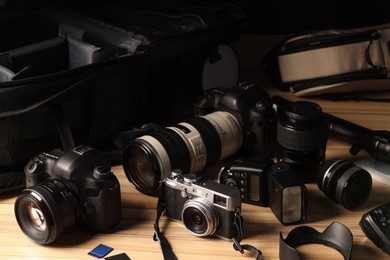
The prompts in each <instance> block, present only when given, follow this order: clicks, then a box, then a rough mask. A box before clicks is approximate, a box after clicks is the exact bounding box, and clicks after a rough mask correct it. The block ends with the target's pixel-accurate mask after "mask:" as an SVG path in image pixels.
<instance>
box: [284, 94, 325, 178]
mask: <svg viewBox="0 0 390 260" xmlns="http://www.w3.org/2000/svg"><path fill="white" fill-rule="evenodd" d="M328 131H329V130H328V124H327V120H326V117H325V116H324V115H323V113H322V108H321V107H320V106H319V105H318V104H316V103H314V102H309V101H296V102H291V103H288V104H287V105H286V106H285V107H284V108H283V109H281V110H278V127H277V142H278V148H277V159H278V161H283V162H285V163H287V164H289V165H290V166H291V167H292V168H293V169H294V170H295V171H296V172H297V173H298V174H299V175H300V176H301V177H302V180H303V181H304V182H306V183H307V182H313V181H315V176H316V175H315V174H316V172H317V169H318V166H319V165H320V163H321V162H323V161H324V160H325V150H326V143H327V137H328Z"/></svg>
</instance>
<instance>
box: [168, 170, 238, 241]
mask: <svg viewBox="0 0 390 260" xmlns="http://www.w3.org/2000/svg"><path fill="white" fill-rule="evenodd" d="M164 192H165V194H164V195H165V200H166V215H167V217H168V218H170V219H173V220H176V221H180V222H182V223H183V224H184V225H185V226H186V228H187V229H188V230H189V231H190V232H191V233H192V234H194V235H196V236H209V235H213V236H216V237H219V238H222V239H224V240H232V239H233V238H234V237H235V236H236V235H237V232H238V230H237V227H236V226H235V224H234V219H235V218H237V217H239V216H240V215H239V214H240V210H241V198H240V191H239V190H238V188H236V187H229V186H227V185H224V184H220V183H217V182H215V181H212V180H204V179H202V178H200V177H198V176H196V175H195V174H184V175H183V174H182V173H181V170H178V169H174V170H173V171H172V174H171V175H170V176H169V177H167V178H166V179H165V191H164Z"/></svg>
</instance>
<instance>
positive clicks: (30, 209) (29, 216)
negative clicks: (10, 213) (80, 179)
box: [14, 180, 77, 244]
mask: <svg viewBox="0 0 390 260" xmlns="http://www.w3.org/2000/svg"><path fill="white" fill-rule="evenodd" d="M76 204H77V200H76V199H75V198H74V196H73V195H72V192H71V191H70V189H69V187H68V186H67V185H64V184H63V183H62V182H59V181H55V180H50V181H48V182H45V183H43V184H40V185H38V186H32V187H30V188H27V189H25V190H23V191H22V192H21V194H20V195H19V196H18V198H17V199H16V201H15V208H14V210H15V216H16V220H17V222H18V225H19V227H20V228H21V229H22V231H23V232H24V233H25V234H26V235H27V236H28V237H29V238H30V239H31V240H32V241H34V242H35V243H38V244H50V243H52V242H54V241H55V240H56V239H57V238H58V237H59V236H61V235H62V234H63V232H64V231H65V230H66V229H68V228H71V227H73V226H74V224H75V223H76V219H77V216H76V215H77V209H76Z"/></svg>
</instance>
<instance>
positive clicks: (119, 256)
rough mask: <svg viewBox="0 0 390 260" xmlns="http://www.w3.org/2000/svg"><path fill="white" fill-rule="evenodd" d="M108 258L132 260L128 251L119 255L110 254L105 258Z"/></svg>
mask: <svg viewBox="0 0 390 260" xmlns="http://www.w3.org/2000/svg"><path fill="white" fill-rule="evenodd" d="M104 259H106V260H130V257H128V256H127V255H126V253H121V254H118V255H113V256H108V257H106V258H104Z"/></svg>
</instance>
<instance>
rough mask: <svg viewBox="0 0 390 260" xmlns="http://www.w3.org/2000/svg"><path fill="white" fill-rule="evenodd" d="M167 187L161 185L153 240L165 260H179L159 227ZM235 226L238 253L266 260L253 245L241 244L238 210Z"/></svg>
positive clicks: (234, 220) (240, 220) (235, 246)
mask: <svg viewBox="0 0 390 260" xmlns="http://www.w3.org/2000/svg"><path fill="white" fill-rule="evenodd" d="M164 194H165V185H164V182H162V183H161V190H160V194H159V197H158V202H157V215H156V219H155V221H154V225H153V227H154V234H153V240H154V241H158V242H159V243H160V246H161V251H162V253H163V256H164V260H177V257H176V255H175V253H174V252H173V250H172V247H171V245H170V244H169V242H168V239H167V238H166V237H165V236H164V234H163V233H161V231H160V227H159V225H158V223H159V221H160V217H161V215H162V213H163V212H164V210H165V206H166V203H165V196H164ZM233 224H234V226H235V227H236V228H237V236H236V237H234V238H233V248H234V249H235V250H236V251H240V253H241V254H243V253H244V250H247V251H249V252H251V253H252V255H253V256H254V257H255V259H257V260H264V257H263V255H262V254H261V251H260V250H258V249H257V248H256V247H254V246H252V245H241V244H240V242H241V240H242V234H243V232H242V230H243V229H242V216H241V214H240V210H239V209H237V210H236V212H235V214H234V219H233Z"/></svg>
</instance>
